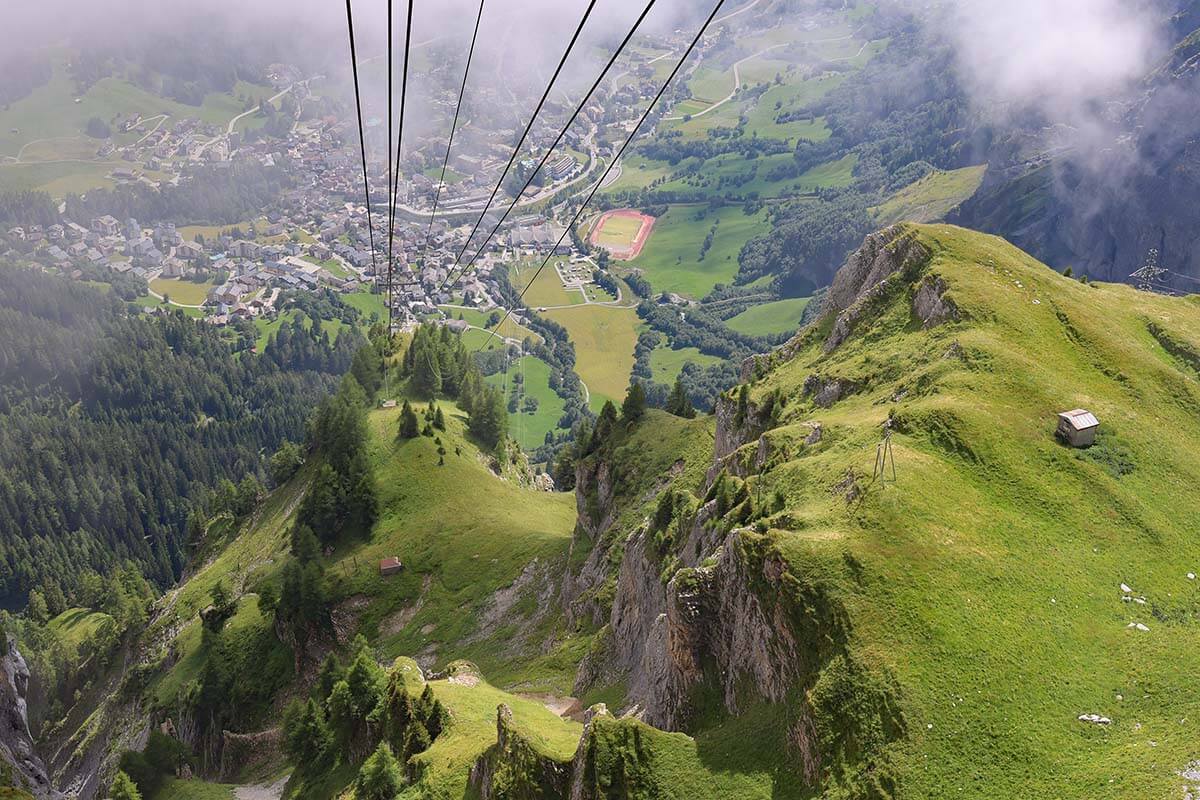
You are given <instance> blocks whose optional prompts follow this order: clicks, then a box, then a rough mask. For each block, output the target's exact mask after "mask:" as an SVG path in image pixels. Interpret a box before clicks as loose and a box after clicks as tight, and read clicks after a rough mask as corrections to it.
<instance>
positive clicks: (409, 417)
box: [400, 400, 420, 439]
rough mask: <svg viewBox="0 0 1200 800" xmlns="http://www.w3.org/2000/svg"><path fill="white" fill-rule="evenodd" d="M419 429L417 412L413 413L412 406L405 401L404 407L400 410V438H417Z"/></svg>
mask: <svg viewBox="0 0 1200 800" xmlns="http://www.w3.org/2000/svg"><path fill="white" fill-rule="evenodd" d="M419 428H420V422H419V421H418V420H417V412H415V411H413V407H412V404H411V403H409V402H408V401H407V400H405V401H404V407H403V408H402V409H400V438H401V439H415V438H417V436H418V435H419V434H420V430H419Z"/></svg>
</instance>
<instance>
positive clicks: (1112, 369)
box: [752, 226, 1200, 800]
mask: <svg viewBox="0 0 1200 800" xmlns="http://www.w3.org/2000/svg"><path fill="white" fill-rule="evenodd" d="M913 230H914V231H915V234H916V235H918V236H919V237H920V238H921V240H922V241H923V242H924V243H925V244H926V245H927V246H929V248H930V249H931V251H932V253H933V256H932V260H931V262H930V264H929V265H928V267H927V272H928V273H929V274H933V275H937V276H939V277H940V278H941V279H942V280H943V281H944V282H945V284H946V286H947V287H948V288H947V296H948V297H950V298H952V299H953V301H954V303H955V304H956V305H957V307H958V308H959V309H960V312H961V314H962V316H963V319H964V320H965V321H964V322H960V323H949V324H944V325H941V326H939V327H935V328H932V329H930V330H923V329H922V328H921V326H920V325H919V324H914V319H913V315H912V305H911V301H910V300H909V299H908V296H907V294H906V293H905V291H904V289H905V287H903V286H899V287H898V289H899V291H898V292H897V293H896V294H894V295H893V296H892V297H890V298H888V299H886V300H883V301H881V302H880V303H878V304H876V306H874V307H873V309H872V311H871V312H869V313H868V315H867V316H866V317H865V318H863V319H862V320H860V321H859V323H858V324H857V325H856V327H855V331H854V334H853V335H852V337H851V338H850V339H849V340H848V341H847V342H846V343H845V344H843V345H842V346H841V347H839V348H837V349H836V350H834V351H833V352H832V353H825V352H824V350H823V348H822V346H821V339H820V338H819V337H816V338H814V339H813V340H812V342H811V344H810V345H809V346H808V347H806V348H805V349H803V350H802V351H801V352H800V353H799V354H797V356H796V357H795V359H794V360H793V361H792V362H790V363H789V364H787V365H786V366H783V367H781V368H778V369H776V370H775V371H774V372H772V373H771V374H770V375H769V376H767V377H766V378H765V379H764V380H761V381H759V382H757V383H756V386H755V388H754V389H753V390H752V399H756V398H761V397H763V396H765V394H766V393H768V392H772V391H774V390H775V389H779V390H780V391H781V392H783V394H784V396H786V397H798V396H800V395H801V394H802V392H801V386H802V385H803V383H804V381H805V379H806V377H807V376H809V375H811V374H813V373H814V371H817V372H818V373H819V374H821V375H836V376H838V377H840V378H843V379H847V380H850V381H860V380H861V381H865V383H862V384H859V385H862V386H865V387H867V388H865V389H864V390H863V391H861V392H859V393H857V394H854V395H852V396H850V397H848V398H844V399H843V400H841V401H840V402H838V403H836V404H835V405H834V406H833V407H832V408H828V409H814V408H811V405H810V404H808V403H806V402H804V401H801V402H800V403H799V404H795V405H794V404H789V406H788V409H789V410H788V411H787V412H786V413H785V417H784V419H783V420H782V424H781V425H780V427H778V428H776V429H774V430H773V431H772V432H771V434H770V435H771V437H772V441H774V442H776V443H783V442H785V441H788V442H794V443H796V445H797V446H798V447H799V449H798V450H797V451H796V452H797V455H796V456H795V458H793V459H792V460H790V461H789V462H787V463H786V464H783V465H780V466H779V467H776V468H773V469H770V470H768V471H767V473H766V474H765V475H764V477H763V479H762V480H763V486H762V488H763V491H764V492H773V491H775V490H780V491H782V492H784V494H785V495H786V497H787V511H786V514H785V515H784V516H786V519H785V518H784V517H780V518H779V519H777V520H776V521H775V522H776V524H777V525H778V526H779V528H780V529H779V530H775V531H773V532H772V533H771V537H772V538H773V540H774V542H775V543H776V546H777V547H778V548H779V549H780V551H781V553H782V554H783V556H784V557H785V558H786V559H787V561H788V563H789V564H790V565H791V567H790V569H791V570H792V571H793V572H794V574H796V575H805V576H808V578H806V579H808V580H817V581H818V582H819V583H822V584H823V585H825V586H826V587H827V591H829V592H831V601H832V602H834V603H837V604H841V605H844V607H845V609H846V613H847V615H848V619H849V620H850V622H851V624H852V625H853V631H854V633H853V640H854V641H855V644H854V651H855V652H856V653H858V654H859V656H860V658H861V659H862V663H864V664H870V665H872V669H873V670H878V671H879V674H880V675H882V676H886V677H884V680H886V681H888V682H889V683H892V682H894V685H895V686H896V687H897V691H898V694H897V697H898V698H899V702H900V704H901V709H902V713H903V715H904V721H905V722H904V724H905V728H906V733H905V734H904V736H903V738H901V739H900V740H899V741H897V742H896V743H895V744H894V745H892V746H889V747H888V748H887V749H888V752H889V761H890V765H889V767H888V770H889V771H890V772H891V773H892V774H894V775H896V776H897V779H898V780H899V781H901V782H902V783H903V785H904V786H905V787H906V788H905V794H907V795H911V796H912V797H950V796H963V797H978V796H985V795H986V796H988V797H994V798H1023V799H1025V798H1028V799H1030V800H1049V798H1062V797H1088V798H1100V799H1102V800H1116V799H1117V798H1127V797H1172V796H1175V795H1177V794H1178V793H1179V785H1180V779H1179V775H1178V772H1179V770H1180V769H1181V767H1180V765H1181V764H1182V765H1186V764H1188V763H1190V762H1191V760H1192V759H1194V758H1195V741H1196V738H1195V730H1194V728H1195V724H1196V723H1195V721H1196V720H1200V686H1198V685H1197V684H1196V682H1195V681H1194V680H1193V678H1192V676H1194V675H1195V674H1197V672H1198V671H1200V626H1197V625H1196V624H1195V621H1194V615H1195V608H1196V606H1197V603H1198V602H1200V590H1198V588H1197V583H1196V581H1194V580H1191V579H1190V578H1189V575H1188V573H1189V572H1191V573H1196V572H1200V568H1198V564H1200V556H1197V552H1196V548H1195V530H1194V528H1195V526H1194V522H1193V521H1194V520H1195V519H1196V518H1197V517H1198V516H1200V486H1198V485H1197V478H1196V476H1197V475H1200V455H1198V453H1197V450H1196V448H1195V446H1194V443H1195V441H1196V440H1197V439H1198V438H1200V423H1198V422H1197V417H1196V415H1195V411H1194V409H1195V407H1196V402H1197V389H1196V386H1197V377H1196V371H1195V366H1194V365H1195V364H1196V363H1197V356H1196V354H1197V353H1200V315H1197V314H1196V313H1195V312H1196V306H1195V304H1194V303H1193V302H1192V301H1190V300H1187V299H1180V298H1168V297H1159V296H1156V295H1153V294H1147V293H1139V292H1137V291H1136V290H1134V289H1132V288H1131V287H1127V286H1118V285H1097V284H1092V285H1085V284H1081V283H1079V282H1077V281H1074V280H1071V279H1068V278H1065V277H1063V276H1061V275H1059V274H1058V273H1056V272H1055V271H1054V270H1051V269H1047V268H1046V267H1045V266H1044V265H1042V264H1040V263H1038V262H1037V261H1035V260H1034V259H1032V258H1031V257H1029V256H1028V255H1026V254H1024V253H1021V252H1020V251H1018V250H1016V249H1015V248H1013V247H1012V246H1011V245H1009V244H1008V243H1006V242H1004V241H1003V240H1001V239H1000V238H998V237H991V236H984V235H981V234H976V233H971V232H968V231H964V230H962V229H958V228H953V227H950V226H914V227H913ZM953 347H957V348H959V352H961V355H949V356H948V355H947V354H948V353H951V352H952V350H951V348H953ZM1173 354H1174V355H1173ZM898 397H899V398H900V399H897V398H898ZM1077 407H1083V408H1088V409H1089V410H1091V411H1093V412H1094V413H1096V415H1097V416H1098V417H1099V419H1100V421H1101V433H1100V438H1099V440H1098V443H1097V445H1096V446H1094V447H1092V448H1091V449H1089V450H1085V451H1084V450H1074V449H1071V448H1068V447H1065V446H1064V445H1062V444H1060V443H1059V442H1058V441H1056V439H1055V436H1054V428H1055V423H1056V418H1055V414H1056V412H1059V411H1062V410H1064V409H1070V408H1077ZM1149 408H1152V409H1154V413H1147V412H1146V409H1149ZM810 409H811V413H810ZM893 414H894V419H895V420H896V422H895V424H894V429H895V430H896V431H897V432H896V434H895V435H893V437H892V442H893V447H894V450H895V461H896V466H897V474H898V480H897V481H895V482H894V483H893V482H889V483H887V484H886V485H883V484H881V483H879V482H878V481H875V482H872V481H871V480H870V476H871V472H872V461H873V458H874V455H875V446H876V444H877V443H878V442H879V439H880V433H879V431H880V426H881V424H882V423H883V422H884V420H886V419H887V418H888V416H889V415H893ZM810 419H817V420H819V421H820V422H821V423H822V425H823V427H824V429H825V431H826V432H827V434H826V440H828V439H829V438H830V433H831V432H832V433H833V434H834V441H830V442H829V443H828V444H823V445H822V446H820V447H817V448H805V447H804V446H803V445H800V444H799V443H800V440H801V439H803V438H804V437H805V436H806V435H807V432H808V431H809V430H810V429H809V428H808V427H807V426H806V425H805V424H804V422H806V421H808V420H810ZM782 446H783V447H784V448H785V449H786V448H787V447H788V446H791V445H782ZM847 470H853V473H854V474H855V475H858V476H865V477H861V478H860V479H859V483H860V486H861V487H862V489H863V490H864V491H865V494H864V495H862V496H861V497H860V498H859V499H858V501H857V502H855V504H854V505H853V506H851V507H850V512H849V513H848V511H847V504H846V501H845V499H844V497H843V496H842V495H841V493H840V492H831V490H830V489H831V487H834V486H835V485H837V484H838V482H839V481H840V480H842V479H843V478H844V477H845V476H846V474H847ZM752 491H753V489H752ZM818 575H824V576H829V577H825V578H815V577H813V576H818ZM835 576H841V577H835ZM1122 583H1124V584H1126V585H1128V586H1129V587H1131V588H1132V592H1131V593H1130V595H1131V598H1130V599H1131V600H1132V599H1133V598H1144V600H1145V604H1140V603H1136V602H1128V601H1127V602H1122V599H1121V598H1122V594H1123V592H1122V590H1121V588H1120V585H1121V584H1122ZM1139 623H1140V624H1143V625H1144V626H1145V627H1146V628H1147V630H1138V629H1137V628H1136V627H1130V626H1131V625H1137V624H1139ZM1092 713H1095V714H1102V715H1104V716H1106V717H1109V718H1110V719H1111V720H1112V723H1111V724H1109V725H1089V724H1086V723H1083V722H1080V721H1078V720H1077V717H1078V716H1079V715H1081V714H1092Z"/></svg>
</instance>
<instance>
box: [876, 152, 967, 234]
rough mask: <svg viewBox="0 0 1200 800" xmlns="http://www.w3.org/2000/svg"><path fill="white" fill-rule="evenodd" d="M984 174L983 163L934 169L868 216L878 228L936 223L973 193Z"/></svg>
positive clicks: (877, 207)
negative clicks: (906, 223) (907, 223)
mask: <svg viewBox="0 0 1200 800" xmlns="http://www.w3.org/2000/svg"><path fill="white" fill-rule="evenodd" d="M986 172H987V164H981V165H979V166H976V167H963V168H962V169H956V170H951V171H949V172H943V171H942V170H936V171H934V172H931V173H929V174H928V175H926V176H925V177H924V178H921V179H920V180H918V181H916V182H915V183H911V184H909V185H908V186H905V187H904V188H903V189H901V190H900V191H898V192H896V193H895V194H894V195H892V196H891V197H889V198H888V199H887V200H886V201H885V202H884V203H883V204H882V205H879V206H876V207H875V208H873V209H871V213H872V214H874V216H875V221H876V222H878V223H879V224H880V225H891V224H893V223H895V222H936V221H938V220H940V219H942V218H943V217H945V216H946V215H947V214H949V213H950V212H951V211H953V210H954V209H955V208H958V206H959V205H961V204H962V203H964V202H965V201H966V200H968V199H969V198H970V197H971V196H972V195H973V194H975V192H976V191H977V190H978V189H979V185H980V184H981V183H983V176H984V174H985V173H986Z"/></svg>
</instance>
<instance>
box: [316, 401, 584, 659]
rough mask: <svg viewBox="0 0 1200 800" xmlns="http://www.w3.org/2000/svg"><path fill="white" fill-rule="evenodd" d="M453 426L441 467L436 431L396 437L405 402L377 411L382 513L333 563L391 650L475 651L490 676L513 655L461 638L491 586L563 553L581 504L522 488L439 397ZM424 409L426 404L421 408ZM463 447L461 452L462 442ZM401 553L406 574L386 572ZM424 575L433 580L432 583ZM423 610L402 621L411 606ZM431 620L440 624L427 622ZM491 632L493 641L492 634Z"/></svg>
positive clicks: (339, 589)
mask: <svg viewBox="0 0 1200 800" xmlns="http://www.w3.org/2000/svg"><path fill="white" fill-rule="evenodd" d="M440 405H441V406H442V409H443V411H444V412H445V414H446V416H447V425H448V430H447V431H445V432H439V434H438V435H439V436H440V437H441V439H442V441H443V444H444V446H445V448H446V450H447V451H448V452H447V454H446V463H445V465H443V466H440V467H439V466H437V462H438V454H437V445H436V443H435V442H434V440H433V439H432V438H429V437H423V436H422V437H418V438H416V439H414V440H412V441H408V442H396V441H395V435H396V431H397V429H398V427H399V410H398V409H382V410H377V411H374V412H372V413H371V418H370V424H371V429H372V431H373V433H374V440H373V443H372V458H373V460H374V462H375V469H376V477H377V480H378V484H379V489H380V501H381V512H382V513H381V517H380V521H379V523H378V524H377V525H376V529H375V533H374V536H373V538H372V540H371V541H370V542H369V543H364V544H361V545H357V546H354V547H352V548H350V549H348V550H346V551H345V552H339V553H338V554H337V555H336V556H335V559H334V561H333V563H331V564H330V566H329V572H330V575H331V576H332V577H333V580H334V591H335V593H336V594H337V595H338V596H339V597H352V596H359V595H361V596H364V597H366V598H369V600H370V602H369V604H368V605H367V606H366V607H365V608H364V610H363V613H362V616H361V618H360V624H361V626H362V629H363V630H364V631H365V632H366V633H367V634H368V636H369V637H370V638H372V639H375V638H376V635H378V644H379V645H380V646H381V647H382V648H383V649H384V652H385V653H386V654H388V655H389V656H399V655H415V654H417V653H420V652H422V651H426V652H430V653H435V652H436V654H437V656H438V660H439V661H444V660H445V659H446V658H451V657H463V656H467V657H471V658H472V659H473V660H475V661H476V662H477V663H479V665H480V666H481V667H482V668H484V671H485V674H490V668H491V667H493V666H496V665H497V664H498V663H499V662H503V661H505V660H507V657H506V655H505V654H504V653H502V652H501V651H500V649H498V648H495V647H490V648H489V647H485V646H483V644H482V639H481V640H480V644H479V646H478V648H477V649H471V648H467V647H465V646H460V645H462V641H463V640H464V639H465V638H467V637H468V636H470V635H471V634H474V633H476V631H475V626H476V620H477V618H478V617H479V614H480V612H481V611H482V608H483V606H484V604H485V603H486V601H487V600H488V599H489V598H490V596H491V594H492V593H493V592H494V591H495V590H497V589H500V588H502V587H505V586H508V585H509V584H511V583H512V581H513V580H514V579H516V578H517V576H518V575H519V574H520V573H521V571H522V569H524V567H525V566H526V565H527V564H528V563H530V562H531V561H533V560H534V559H541V560H553V559H556V558H561V557H562V556H563V555H564V554H565V553H566V549H567V546H568V544H569V542H570V534H571V528H572V526H573V524H574V519H575V513H574V503H573V501H572V498H571V497H570V496H569V495H563V494H547V493H542V492H536V491H533V490H528V489H522V488H520V487H519V486H517V485H516V484H514V483H513V482H511V481H506V480H501V479H499V478H497V477H495V475H493V474H492V473H491V470H490V469H489V468H488V467H487V466H486V465H485V463H484V462H483V460H482V458H481V456H480V454H479V452H478V450H477V449H476V448H475V446H474V445H473V444H471V443H470V442H468V441H467V439H466V437H465V435H464V427H465V418H464V415H463V414H462V413H461V412H459V411H458V410H457V409H456V408H455V407H454V406H453V404H451V403H446V402H443V403H440ZM419 408H420V409H423V406H420V407H419ZM456 447H460V448H461V449H462V455H456V454H455V448H456ZM391 555H396V556H399V557H400V558H401V560H402V561H403V562H404V563H405V567H406V569H405V570H404V572H403V573H402V574H401V575H398V576H395V577H393V578H390V579H384V578H381V577H380V575H379V570H378V568H377V566H376V565H377V564H378V563H379V560H380V559H381V558H384V557H387V556H391ZM423 583H425V584H427V588H424V589H423ZM417 602H419V603H420V608H419V610H417V611H416V613H415V614H412V615H411V617H410V618H409V619H408V621H407V624H404V625H401V624H400V623H399V622H398V621H397V620H403V619H404V618H405V615H403V614H399V615H397V612H401V611H402V610H403V609H405V608H406V607H407V608H411V607H412V606H413V604H415V603H417ZM427 626H432V627H427ZM492 633H493V632H492V631H484V632H483V634H484V637H483V638H484V639H487V638H489V637H490V635H491V634H492Z"/></svg>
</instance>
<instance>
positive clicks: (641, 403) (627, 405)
mask: <svg viewBox="0 0 1200 800" xmlns="http://www.w3.org/2000/svg"><path fill="white" fill-rule="evenodd" d="M645 415H646V390H645V389H643V388H642V384H641V383H639V382H637V381H634V382H633V383H631V384H629V391H628V392H626V393H625V402H623V403H621V418H622V419H623V420H625V423H626V424H627V425H636V424H637V423H638V422H640V421H641V419H642V417H644V416H645Z"/></svg>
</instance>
